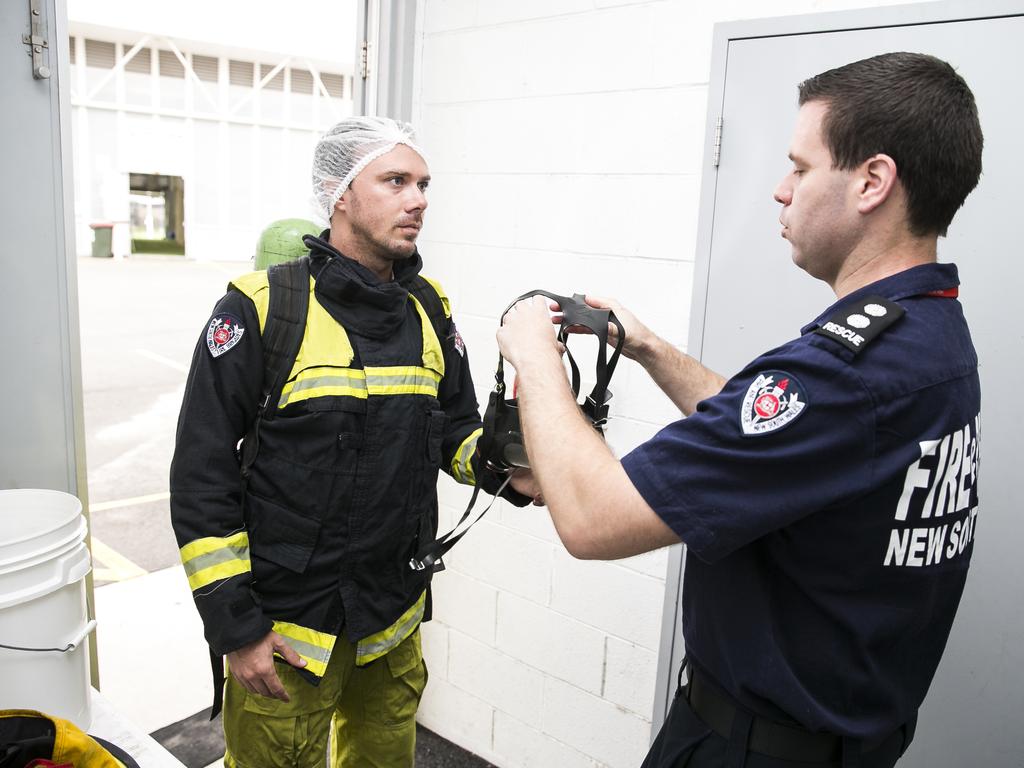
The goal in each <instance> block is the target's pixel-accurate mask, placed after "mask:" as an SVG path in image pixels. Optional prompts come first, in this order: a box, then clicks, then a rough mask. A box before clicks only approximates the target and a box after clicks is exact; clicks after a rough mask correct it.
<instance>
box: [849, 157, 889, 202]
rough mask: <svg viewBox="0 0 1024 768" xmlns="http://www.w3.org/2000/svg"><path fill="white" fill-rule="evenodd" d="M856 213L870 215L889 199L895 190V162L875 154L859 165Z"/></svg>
mask: <svg viewBox="0 0 1024 768" xmlns="http://www.w3.org/2000/svg"><path fill="white" fill-rule="evenodd" d="M857 178H858V187H857V211H858V212H859V213H871V212H872V211H873V210H875V209H876V208H878V206H880V205H881V204H882V203H884V202H885V201H886V200H888V199H889V196H890V195H892V194H893V190H894V189H895V188H896V183H897V181H899V177H898V176H897V175H896V161H895V160H893V159H892V158H891V157H889V155H884V154H877V155H873V156H872V157H869V158H868V159H867V160H865V161H864V162H863V163H861V165H860V168H859V170H858V176H857Z"/></svg>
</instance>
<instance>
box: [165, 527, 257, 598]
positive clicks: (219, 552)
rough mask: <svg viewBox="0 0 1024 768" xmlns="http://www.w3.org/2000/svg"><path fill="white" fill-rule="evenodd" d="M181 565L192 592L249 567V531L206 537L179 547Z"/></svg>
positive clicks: (244, 570)
mask: <svg viewBox="0 0 1024 768" xmlns="http://www.w3.org/2000/svg"><path fill="white" fill-rule="evenodd" d="M181 564H182V565H183V566H184V568H185V575H186V576H188V583H189V587H191V588H192V590H193V591H195V590H197V589H201V588H202V587H205V586H207V585H209V584H212V583H213V582H215V581H220V580H221V579H228V578H230V577H232V576H237V575H238V574H240V573H246V572H247V571H249V570H250V566H249V534H248V533H246V532H245V531H240V532H238V533H235V534H232V535H231V536H223V537H220V536H207V537H205V538H202V539H196V540H195V541H190V542H189V543H188V544H186V545H185V546H184V547H182V548H181Z"/></svg>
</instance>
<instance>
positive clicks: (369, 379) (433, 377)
mask: <svg viewBox="0 0 1024 768" xmlns="http://www.w3.org/2000/svg"><path fill="white" fill-rule="evenodd" d="M440 383H441V374H439V373H437V372H436V371H432V370H430V369H429V368H421V367H419V366H416V365H393V366H388V367H384V368H367V369H366V389H367V391H368V392H369V393H370V394H371V395H428V396H430V397H437V388H438V385H439V384H440Z"/></svg>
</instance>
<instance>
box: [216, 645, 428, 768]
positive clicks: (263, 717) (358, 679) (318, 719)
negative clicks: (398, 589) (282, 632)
mask: <svg viewBox="0 0 1024 768" xmlns="http://www.w3.org/2000/svg"><path fill="white" fill-rule="evenodd" d="M275 667H276V669H277V674H278V676H279V677H280V678H281V683H282V684H283V685H284V687H285V690H287V691H288V695H289V697H290V698H291V701H288V702H285V701H280V700H279V699H272V698H268V697H265V696H258V695H256V694H253V693H248V692H247V691H246V690H245V689H244V688H242V686H241V685H239V683H238V681H236V680H235V679H234V677H232V675H231V674H230V670H229V672H228V675H227V682H226V684H225V691H224V741H225V749H226V752H225V755H224V765H225V768H322V766H323V765H324V763H325V759H326V755H327V750H328V741H329V739H328V735H329V734H331V733H332V729H333V735H332V737H331V738H330V744H331V746H330V750H331V755H330V765H331V766H332V768H356V766H358V767H359V768H378V767H379V768H403V767H405V766H408V768H412V765H413V758H414V752H415V746H416V708H417V707H418V706H419V702H420V697H421V696H422V695H423V689H424V687H425V686H426V683H427V668H426V664H424V662H423V652H422V650H421V646H420V630H419V628H417V629H416V631H415V632H413V634H412V635H410V636H409V637H408V639H406V640H404V641H403V642H402V643H400V644H399V645H398V646H396V647H395V648H394V649H393V650H392V651H390V652H389V653H388V654H387V655H386V656H384V657H383V658H380V659H377V660H376V661H373V662H370V663H369V664H367V665H366V666H363V667H357V666H356V665H355V646H354V645H353V644H351V643H349V642H348V641H347V640H346V639H345V638H344V637H340V638H338V641H337V643H336V645H335V647H334V652H333V653H332V654H331V660H330V663H329V664H328V665H327V672H326V673H325V674H324V677H323V679H322V680H321V682H320V685H319V686H313V685H310V684H309V683H307V682H306V681H305V680H303V679H302V678H301V677H299V675H298V674H297V673H296V672H295V671H294V670H293V669H292V668H291V667H290V666H289V665H287V664H276V665H275ZM332 723H333V724H332Z"/></svg>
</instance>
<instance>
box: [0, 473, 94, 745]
mask: <svg viewBox="0 0 1024 768" xmlns="http://www.w3.org/2000/svg"><path fill="white" fill-rule="evenodd" d="M85 534H86V522H85V518H84V517H83V516H82V504H81V502H80V501H79V500H78V499H76V498H75V497H74V496H72V495H70V494H67V493H62V492H61V491H48V490H36V489H17V490H8V491H0V681H2V682H0V709H36V710H39V711H40V712H46V713H47V714H50V715H56V716H57V717H62V718H64V719H66V720H70V721H71V722H73V723H74V724H75V725H77V726H78V727H79V728H81V729H82V730H87V729H88V728H89V726H90V725H91V723H92V710H91V707H90V685H89V645H88V636H89V634H90V633H91V632H92V630H93V628H94V627H95V626H96V622H95V621H89V617H88V614H87V612H86V604H85V582H84V581H83V580H84V579H85V575H86V574H87V573H89V569H90V568H91V567H92V565H91V563H90V559H89V550H88V549H87V548H86V546H85Z"/></svg>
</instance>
